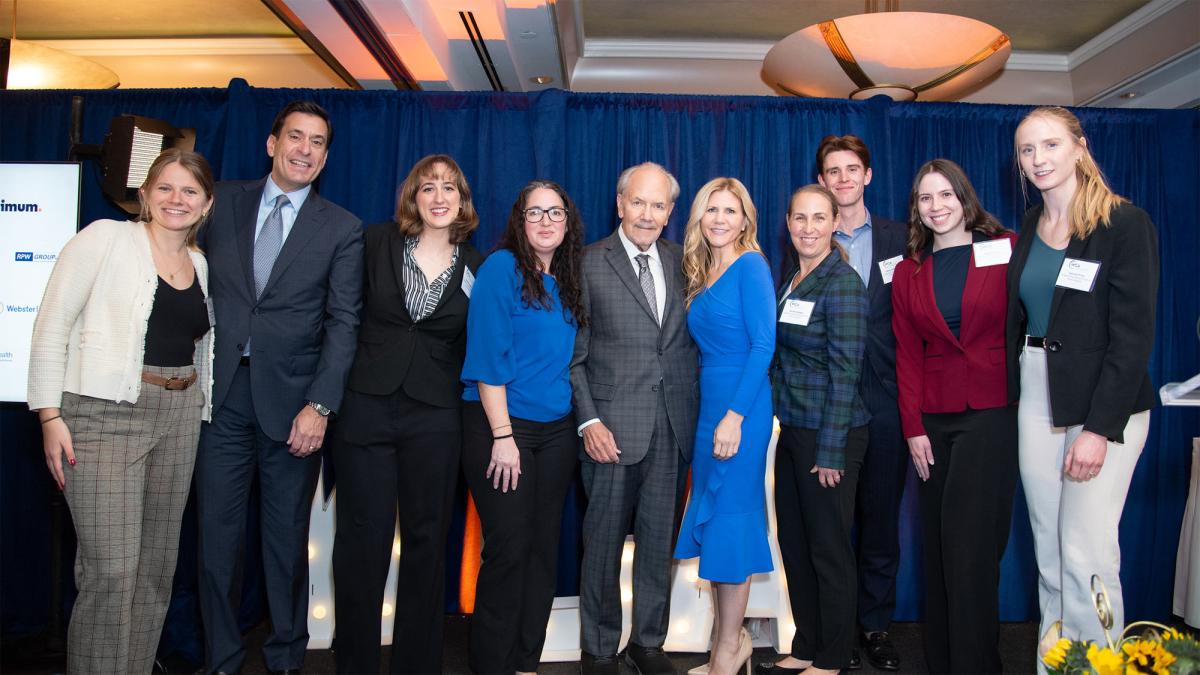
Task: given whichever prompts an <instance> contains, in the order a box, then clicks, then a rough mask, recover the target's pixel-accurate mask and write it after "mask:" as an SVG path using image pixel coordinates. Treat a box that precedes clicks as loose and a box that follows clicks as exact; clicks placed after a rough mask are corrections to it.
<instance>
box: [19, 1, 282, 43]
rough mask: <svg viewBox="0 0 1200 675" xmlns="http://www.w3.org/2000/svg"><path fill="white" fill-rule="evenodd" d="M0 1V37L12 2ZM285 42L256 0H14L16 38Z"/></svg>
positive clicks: (269, 14)
mask: <svg viewBox="0 0 1200 675" xmlns="http://www.w3.org/2000/svg"><path fill="white" fill-rule="evenodd" d="M13 1H14V0H0V35H4V36H6V37H7V36H9V35H11V34H12V33H11V31H12V28H11V26H12V3H13ZM214 36H220V37H245V36H255V37H291V36H292V32H291V31H290V30H288V28H287V26H285V25H284V24H283V23H282V22H280V21H279V19H278V18H276V17H275V15H274V14H273V13H272V12H271V10H269V9H267V7H266V6H265V5H263V3H262V1H261V0H20V2H17V37H18V38H20V39H25V40H78V39H101V38H151V37H214Z"/></svg>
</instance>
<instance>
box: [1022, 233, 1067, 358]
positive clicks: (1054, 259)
mask: <svg viewBox="0 0 1200 675" xmlns="http://www.w3.org/2000/svg"><path fill="white" fill-rule="evenodd" d="M1066 255H1067V249H1065V248H1061V249H1059V248H1050V245H1049V244H1047V243H1046V242H1044V241H1042V238H1041V237H1039V236H1037V235H1036V234H1034V235H1033V246H1032V247H1030V249H1029V259H1028V260H1027V261H1026V262H1025V268H1024V269H1023V270H1022V271H1021V304H1022V305H1024V306H1025V334H1026V335H1032V336H1034V337H1045V336H1046V329H1047V328H1049V327H1050V304H1051V301H1052V300H1053V299H1054V282H1055V281H1057V280H1058V271H1059V270H1060V269H1061V268H1062V264H1063V258H1065V257H1066Z"/></svg>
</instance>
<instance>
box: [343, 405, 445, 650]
mask: <svg viewBox="0 0 1200 675" xmlns="http://www.w3.org/2000/svg"><path fill="white" fill-rule="evenodd" d="M460 425H461V421H460V413H459V409H458V407H457V406H456V407H454V408H438V407H435V406H431V405H428V404H425V403H422V402H420V401H416V400H413V399H412V398H410V397H409V396H407V395H406V394H405V393H404V392H403V391H402V390H399V391H396V392H395V393H392V394H390V395H385V396H374V395H371V394H363V393H359V392H355V391H347V392H346V397H345V402H344V403H343V405H342V414H341V415H340V416H339V418H338V420H337V422H336V424H335V428H334V431H333V433H334V444H333V461H334V468H335V469H336V471H337V530H336V534H335V535H334V543H333V581H334V617H335V621H336V626H337V643H336V650H335V654H336V656H337V669H338V672H339V673H378V672H379V660H380V647H379V640H380V623H381V620H382V617H381V608H382V605H383V600H384V598H383V594H384V587H385V586H386V584H387V575H388V568H389V566H390V564H391V558H392V544H393V539H394V537H395V532H396V513H397V510H398V511H399V514H400V569H399V574H398V575H397V580H396V597H395V598H392V599H391V602H392V604H393V606H394V607H395V619H394V620H393V624H392V625H393V628H392V659H391V672H393V673H438V672H441V671H442V626H443V624H444V615H445V591H444V584H445V552H446V532H447V529H448V528H449V524H450V515H451V512H452V508H453V501H454V489H455V487H456V485H457V483H458V466H459V457H460V455H461V447H462V433H461V426H460Z"/></svg>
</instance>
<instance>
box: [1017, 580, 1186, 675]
mask: <svg viewBox="0 0 1200 675" xmlns="http://www.w3.org/2000/svg"><path fill="white" fill-rule="evenodd" d="M1092 597H1093V601H1094V602H1095V604H1096V616H1097V618H1098V619H1099V620H1100V626H1101V627H1102V628H1103V629H1104V641H1105V643H1106V644H1105V645H1104V646H1100V645H1098V644H1096V643H1095V642H1092V641H1090V640H1071V639H1069V638H1065V637H1060V636H1061V635H1062V623H1061V622H1057V621H1056V622H1055V623H1054V624H1052V625H1051V627H1050V629H1049V630H1047V631H1046V634H1045V635H1044V636H1042V640H1041V642H1040V645H1041V649H1042V663H1044V664H1045V665H1046V669H1047V670H1048V671H1049V672H1050V673H1052V675H1200V642H1197V641H1196V638H1194V637H1192V636H1191V635H1188V634H1186V633H1182V632H1180V631H1179V630H1176V629H1175V628H1168V627H1166V626H1164V625H1162V624H1158V623H1153V622H1151V621H1139V622H1136V623H1132V624H1129V625H1128V626H1126V627H1125V631H1124V632H1123V633H1121V636H1120V639H1119V640H1117V642H1116V643H1115V644H1114V643H1113V640H1112V637H1111V636H1110V635H1109V632H1108V631H1109V630H1110V629H1111V628H1112V627H1113V620H1112V617H1113V614H1112V607H1111V606H1110V605H1109V603H1108V592H1107V591H1106V589H1105V588H1104V584H1103V583H1102V582H1101V581H1100V579H1099V578H1098V577H1096V576H1093V577H1092Z"/></svg>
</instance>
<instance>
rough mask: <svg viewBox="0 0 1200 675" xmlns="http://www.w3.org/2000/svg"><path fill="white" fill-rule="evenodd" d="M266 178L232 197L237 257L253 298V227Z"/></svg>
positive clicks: (256, 219)
mask: <svg viewBox="0 0 1200 675" xmlns="http://www.w3.org/2000/svg"><path fill="white" fill-rule="evenodd" d="M266 184H267V180H266V179H265V178H264V179H263V180H261V181H258V182H257V183H251V184H249V185H247V186H246V187H245V188H243V190H242V191H241V192H238V193H236V194H235V196H234V198H233V220H234V223H233V228H234V233H235V235H236V237H237V245H238V258H239V259H240V260H241V261H242V273H243V276H244V277H245V281H246V288H247V289H248V291H249V293H250V297H251V298H254V297H255V293H254V228H255V226H256V225H257V224H258V205H259V203H260V202H261V201H262V192H263V188H264V187H265V186H266Z"/></svg>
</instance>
